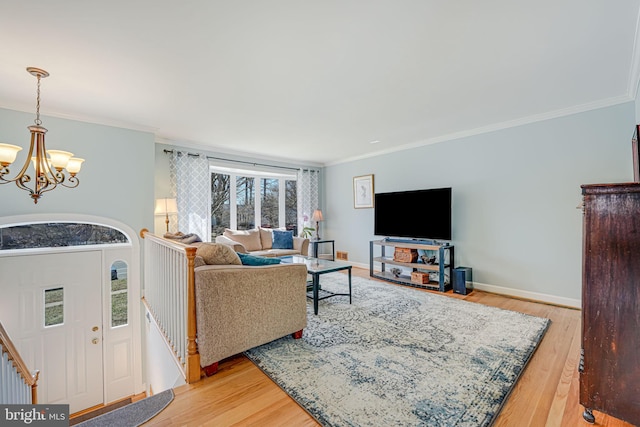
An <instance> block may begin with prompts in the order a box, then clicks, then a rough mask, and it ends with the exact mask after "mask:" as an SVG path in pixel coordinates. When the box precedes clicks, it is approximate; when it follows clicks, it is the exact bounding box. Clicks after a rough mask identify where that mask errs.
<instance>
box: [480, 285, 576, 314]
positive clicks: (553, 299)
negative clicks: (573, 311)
mask: <svg viewBox="0 0 640 427" xmlns="http://www.w3.org/2000/svg"><path fill="white" fill-rule="evenodd" d="M473 288H474V289H477V290H479V291H485V292H491V293H493V294H500V295H507V296H510V297H515V298H523V299H527V300H531V301H539V302H544V303H547V304H554V305H561V306H565V307H571V308H578V309H579V308H582V301H581V300H579V299H574V298H565V297H559V296H555V295H549V294H542V293H539V292H531V291H524V290H522V289H513V288H505V287H503V286H496V285H488V284H486V283H478V282H473Z"/></svg>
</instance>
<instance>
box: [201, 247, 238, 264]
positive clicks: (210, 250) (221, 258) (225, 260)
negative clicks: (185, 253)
mask: <svg viewBox="0 0 640 427" xmlns="http://www.w3.org/2000/svg"><path fill="white" fill-rule="evenodd" d="M193 246H196V247H197V248H198V249H196V256H199V257H202V259H203V260H204V262H205V263H207V264H208V265H241V264H242V262H241V261H240V258H239V257H238V254H236V252H235V251H234V250H233V249H232V248H231V247H230V246H228V245H225V244H223V243H194V244H193Z"/></svg>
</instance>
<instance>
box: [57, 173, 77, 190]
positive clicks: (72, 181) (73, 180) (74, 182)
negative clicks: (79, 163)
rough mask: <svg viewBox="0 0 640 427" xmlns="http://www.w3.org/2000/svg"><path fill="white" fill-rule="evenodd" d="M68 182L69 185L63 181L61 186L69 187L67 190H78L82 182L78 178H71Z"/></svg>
mask: <svg viewBox="0 0 640 427" xmlns="http://www.w3.org/2000/svg"><path fill="white" fill-rule="evenodd" d="M66 182H67V183H68V184H67V183H65V182H63V181H61V182H60V185H62V186H63V187H67V188H76V187H77V186H78V185H80V180H79V179H78V177H76V176H70V177H69V179H68V180H67V181H66Z"/></svg>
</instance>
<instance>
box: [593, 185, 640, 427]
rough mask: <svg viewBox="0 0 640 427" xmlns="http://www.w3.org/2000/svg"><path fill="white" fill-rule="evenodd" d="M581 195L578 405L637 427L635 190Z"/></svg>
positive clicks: (639, 364) (639, 233)
mask: <svg viewBox="0 0 640 427" xmlns="http://www.w3.org/2000/svg"><path fill="white" fill-rule="evenodd" d="M634 190H635V191H631V192H626V191H621V192H617V191H611V190H607V189H605V188H600V187H598V188H596V189H594V191H588V189H585V190H583V192H584V193H585V214H584V241H583V249H584V252H583V293H582V301H583V319H582V320H583V322H582V334H583V337H582V346H583V351H584V370H583V371H582V373H581V375H580V403H581V404H582V405H584V406H585V407H587V408H590V409H594V410H598V411H601V412H604V413H607V414H610V415H612V416H614V417H616V418H620V419H622V420H625V421H628V422H631V423H633V424H640V332H639V331H640V215H639V213H640V204H639V203H638V201H639V199H640V197H639V196H640V192H638V191H637V190H638V189H637V187H636V188H635V189H634Z"/></svg>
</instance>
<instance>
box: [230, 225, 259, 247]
mask: <svg viewBox="0 0 640 427" xmlns="http://www.w3.org/2000/svg"><path fill="white" fill-rule="evenodd" d="M222 235H223V236H225V237H228V238H229V239H231V240H235V241H236V242H238V243H241V244H242V246H244V247H245V249H246V250H248V251H249V252H251V251H260V250H262V242H260V231H258V229H257V228H254V229H253V230H231V229H229V228H227V229H225V230H224V233H222Z"/></svg>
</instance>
